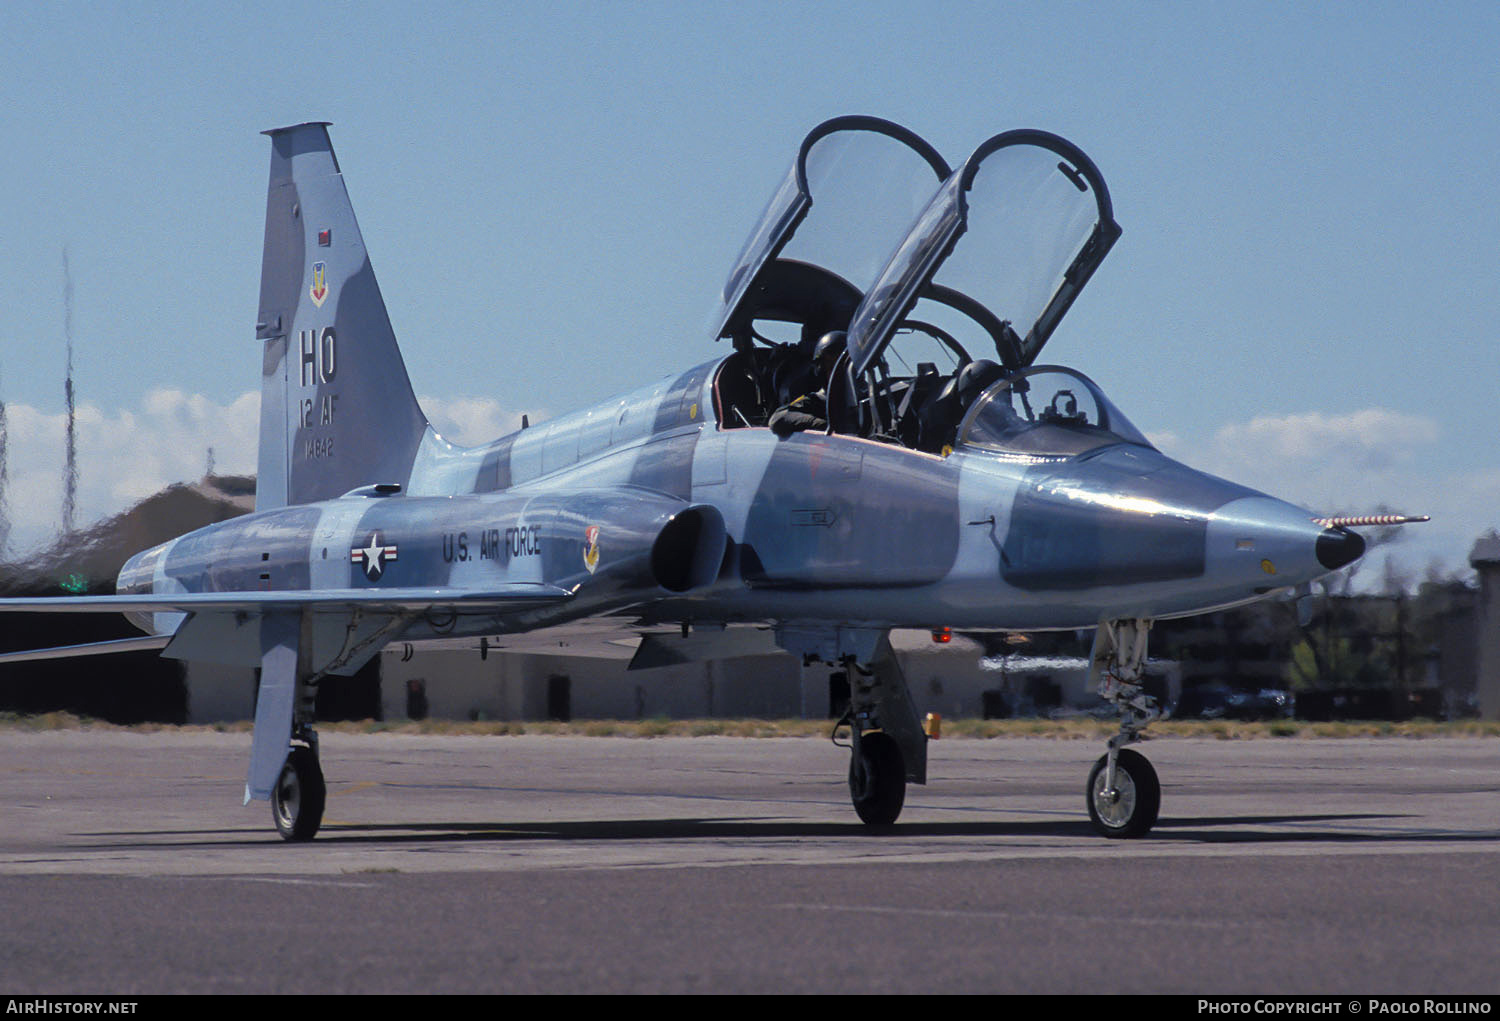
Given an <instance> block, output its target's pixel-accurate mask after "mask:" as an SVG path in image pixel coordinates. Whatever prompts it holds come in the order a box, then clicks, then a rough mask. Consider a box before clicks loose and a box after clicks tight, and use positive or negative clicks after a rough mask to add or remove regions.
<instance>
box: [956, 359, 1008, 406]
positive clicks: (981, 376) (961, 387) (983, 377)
mask: <svg viewBox="0 0 1500 1021" xmlns="http://www.w3.org/2000/svg"><path fill="white" fill-rule="evenodd" d="M1003 375H1005V370H1004V369H1002V368H1001V367H1000V366H999V365H997V364H996V363H994V362H992V361H990V360H989V359H988V358H981V359H979V360H978V361H973V362H970V363H969V364H968V365H965V366H964V367H963V368H962V369H961V370H960V371H959V373H958V388H957V389H958V396H959V399H960V400H962V401H963V403H964V404H965V405H967V404H969V403H971V402H972V401H973V400H974V398H976V397H978V396H979V394H980V392H981V391H983V390H984V389H985V388H986V387H988V386H989V385H990V384H991V383H993V382H994V381H995V380H997V379H999V378H1000V377H1001V376H1003Z"/></svg>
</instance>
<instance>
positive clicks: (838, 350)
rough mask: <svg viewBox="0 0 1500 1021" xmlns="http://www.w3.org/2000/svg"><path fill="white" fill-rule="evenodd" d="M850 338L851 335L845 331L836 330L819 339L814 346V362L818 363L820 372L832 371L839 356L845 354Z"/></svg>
mask: <svg viewBox="0 0 1500 1021" xmlns="http://www.w3.org/2000/svg"><path fill="white" fill-rule="evenodd" d="M848 337H849V335H848V334H847V333H845V332H844V331H843V330H834V331H832V332H831V333H825V334H823V336H821V337H819V338H818V342H817V344H815V345H814V346H813V361H814V362H817V364H818V368H819V370H821V371H823V372H828V371H830V370H832V368H833V363H834V362H836V361H838V360H839V356H840V355H842V354H843V353H844V346H845V342H846V341H847V340H848Z"/></svg>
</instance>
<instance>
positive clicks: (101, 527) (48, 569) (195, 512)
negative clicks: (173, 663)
mask: <svg viewBox="0 0 1500 1021" xmlns="http://www.w3.org/2000/svg"><path fill="white" fill-rule="evenodd" d="M254 509H255V478H254V476H250V475H206V476H204V477H203V478H201V479H199V480H198V481H197V482H179V483H176V484H174V485H171V486H168V487H167V488H166V489H163V490H162V491H161V492H159V493H155V494H153V495H151V496H148V497H146V499H144V500H142V501H141V502H140V503H138V504H136V505H135V506H134V507H132V508H130V509H129V510H128V511H125V512H124V513H123V514H117V515H115V516H114V517H112V518H108V519H106V520H104V521H101V522H99V523H98V524H97V525H94V526H93V527H92V528H89V529H86V530H84V531H81V532H74V533H73V534H71V535H64V536H59V537H58V539H57V540H56V542H54V543H53V545H52V546H51V547H50V548H49V549H46V550H43V551H42V552H40V553H38V554H36V555H35V556H33V557H32V558H31V559H29V560H27V561H25V562H23V563H15V564H3V565H0V591H3V592H5V593H6V594H9V595H51V594H55V593H56V592H57V591H58V590H59V589H60V588H62V587H63V582H64V580H65V579H68V578H70V577H74V578H76V581H75V582H74V583H73V584H77V583H82V585H83V586H85V588H86V590H87V591H88V592H113V591H114V583H115V576H116V575H118V574H119V573H120V568H121V567H123V566H124V565H125V561H126V560H128V559H130V557H132V556H134V555H135V554H136V553H139V552H140V551H141V550H145V549H150V548H151V547H152V546H157V545H160V544H161V543H164V542H166V541H167V540H168V539H174V538H176V537H177V536H179V535H182V534H183V533H184V532H191V531H193V530H194V529H196V528H202V527H203V526H204V525H211V524H213V523H214V522H216V521H226V520H228V519H229V518H235V517H239V516H240V515H241V514H248V513H249V512H250V511H252V510H254Z"/></svg>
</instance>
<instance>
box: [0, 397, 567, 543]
mask: <svg viewBox="0 0 1500 1021" xmlns="http://www.w3.org/2000/svg"><path fill="white" fill-rule="evenodd" d="M422 405H423V409H424V410H425V411H427V413H428V414H429V416H430V417H431V419H432V422H433V425H434V427H435V428H437V430H438V431H439V432H441V433H442V434H443V435H444V436H445V437H447V438H448V439H450V440H452V441H453V442H455V443H459V444H464V445H472V444H478V443H484V442H487V441H489V440H492V439H496V438H497V437H499V436H503V435H504V434H506V433H508V432H511V431H513V430H515V429H517V428H519V426H520V424H521V416H520V414H519V413H516V412H511V411H507V410H505V409H504V408H502V407H500V405H499V404H498V403H497V402H496V401H493V400H487V399H483V398H457V399H452V400H442V399H438V398H426V399H424V400H423V401H422ZM5 410H6V431H7V450H6V455H7V474H8V483H7V485H6V489H5V492H4V493H3V494H0V501H3V506H4V510H5V513H6V516H7V518H8V520H9V521H10V523H11V530H10V534H9V540H8V548H7V549H4V550H3V551H4V552H8V553H9V554H10V555H11V556H16V555H20V554H24V553H25V552H27V551H29V550H32V549H35V548H37V547H39V546H42V545H45V544H46V543H48V542H50V541H52V540H53V539H55V538H56V537H57V535H58V533H59V532H60V531H61V530H62V502H63V465H64V460H65V439H64V437H65V435H66V431H67V420H66V417H65V416H64V415H63V414H62V413H57V414H48V413H44V412H42V411H39V410H37V409H36V408H35V407H33V406H31V405H29V404H19V403H15V404H9V405H7V406H6V409H5ZM259 415H260V394H259V392H256V391H251V392H247V393H244V394H241V395H240V396H239V397H237V398H235V399H234V400H232V401H230V402H228V403H227V404H221V403H218V402H216V401H214V400H212V399H211V398H208V397H205V396H204V395H202V394H193V393H186V392H184V391H182V390H169V389H158V390H153V391H151V392H150V393H148V394H147V395H146V396H145V397H144V398H143V399H142V400H141V402H140V404H139V405H138V406H137V407H134V408H123V409H119V410H115V411H104V410H102V409H100V408H99V407H98V406H96V405H93V404H85V405H82V406H80V407H79V408H78V410H77V414H76V415H75V428H76V435H77V440H76V443H77V452H78V489H77V503H76V510H75V516H74V524H75V526H76V527H79V528H86V527H88V526H89V525H91V524H93V523H94V522H96V521H98V520H99V519H101V518H104V517H108V516H109V515H111V514H117V513H119V512H120V511H123V510H126V509H127V508H129V507H130V506H132V505H133V504H135V503H136V502H138V501H140V500H142V499H144V498H146V497H147V496H150V495H151V494H152V493H155V492H158V491H159V490H161V489H163V488H165V487H166V486H169V485H171V484H173V483H176V482H191V481H195V480H197V479H199V478H202V477H203V474H204V471H205V469H206V468H207V466H208V450H209V448H210V447H212V448H213V457H214V470H215V471H216V472H218V473H219V474H221V475H250V474H253V473H254V472H255V466H256V452H257V447H258V444H259V428H260V427H259ZM540 419H541V416H539V415H535V414H534V415H532V421H534V422H535V421H540ZM3 543H4V538H3V535H0V544H3Z"/></svg>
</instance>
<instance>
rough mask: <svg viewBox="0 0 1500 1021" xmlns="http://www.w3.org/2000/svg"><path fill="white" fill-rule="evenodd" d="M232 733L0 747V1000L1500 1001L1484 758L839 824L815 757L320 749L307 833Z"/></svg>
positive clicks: (1241, 757) (609, 747)
mask: <svg viewBox="0 0 1500 1021" xmlns="http://www.w3.org/2000/svg"><path fill="white" fill-rule="evenodd" d="M248 747H249V737H248V735H245V734H216V733H211V732H177V731H168V732H159V733H133V732H124V731H116V730H75V731H56V732H43V733H32V732H26V731H21V730H4V731H0V912H3V920H0V993H4V994H26V993H49V992H50V993H70V992H92V993H113V994H130V993H161V992H278V993H292V992H358V993H376V992H429V991H430V992H828V993H834V992H863V993H926V992H1043V993H1050V992H1089V993H1103V992H1169V993H1171V992H1176V993H1195V994H1202V993H1215V992H1218V993H1229V992H1241V993H1255V994H1265V993H1277V992H1280V993H1313V992H1318V993H1334V994H1348V995H1368V994H1375V993H1409V994H1442V995H1461V994H1474V993H1488V994H1494V993H1497V992H1500V883H1497V879H1500V796H1497V795H1500V741H1496V740H1486V739H1473V740H1458V739H1429V740H1420V741H1414V740H1399V739H1378V740H1377V739H1343V740H1309V739H1300V738H1299V739H1268V740H1259V741H1238V742H1237V741H1212V740H1196V739H1175V738H1163V739H1159V740H1156V741H1151V742H1148V743H1147V744H1145V745H1144V746H1141V747H1142V750H1143V751H1144V752H1145V754H1146V755H1147V756H1148V757H1149V758H1150V759H1151V761H1152V762H1153V764H1154V765H1155V766H1156V768H1157V770H1158V772H1159V773H1160V775H1161V779H1162V785H1163V795H1162V818H1161V821H1160V823H1159V824H1158V826H1157V828H1156V830H1155V831H1154V832H1153V834H1152V835H1151V836H1150V837H1148V838H1147V839H1145V840H1139V841H1107V840H1104V839H1102V838H1100V837H1098V836H1096V835H1095V834H1094V833H1093V831H1092V829H1091V828H1090V827H1089V824H1088V820H1087V817H1086V815H1085V814H1084V804H1083V786H1084V778H1085V776H1086V775H1087V772H1088V769H1089V767H1090V765H1091V764H1092V762H1093V760H1094V759H1095V758H1097V756H1098V755H1099V754H1100V752H1101V751H1102V748H1101V747H1099V746H1098V745H1097V744H1096V743H1094V742H1085V741H1050V740H1041V739H1029V740H1027V739H1000V740H992V741H981V740H946V741H940V742H936V743H934V744H933V745H932V746H931V762H930V767H929V775H930V781H931V782H930V783H929V785H928V786H926V787H915V786H914V787H911V788H909V789H908V795H907V805H906V809H905V811H904V812H903V814H902V816H901V820H900V822H899V823H898V824H897V825H896V826H894V827H891V828H889V829H887V830H885V831H872V830H869V829H867V828H865V827H863V826H861V825H860V824H859V823H858V821H857V820H856V819H855V817H854V814H853V810H852V809H851V808H850V807H849V803H848V794H847V789H846V786H845V780H844V774H845V771H846V769H847V758H846V755H847V753H846V752H844V751H842V750H841V749H837V748H834V747H833V746H832V745H830V744H829V743H828V742H826V741H820V740H817V739H795V738H793V739H739V738H718V737H710V738H661V739H653V740H646V739H625V738H572V737H531V736H520V737H515V736H511V737H416V736H405V735H344V734H328V735H325V736H324V738H323V741H322V761H323V768H324V771H325V773H326V775H327V778H328V782H329V798H328V810H327V815H326V817H325V822H324V826H323V830H322V832H321V833H320V834H319V836H318V838H317V840H315V841H314V842H312V843H311V844H305V845H288V844H283V843H282V841H281V840H280V839H279V838H278V837H277V836H276V833H275V831H274V829H273V827H272V825H271V820H270V810H269V807H268V806H267V805H266V804H265V803H263V802H253V803H252V804H251V805H250V806H248V807H242V806H241V804H240V802H241V792H242V789H243V784H244V770H245V763H246V759H247V756H248Z"/></svg>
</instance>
